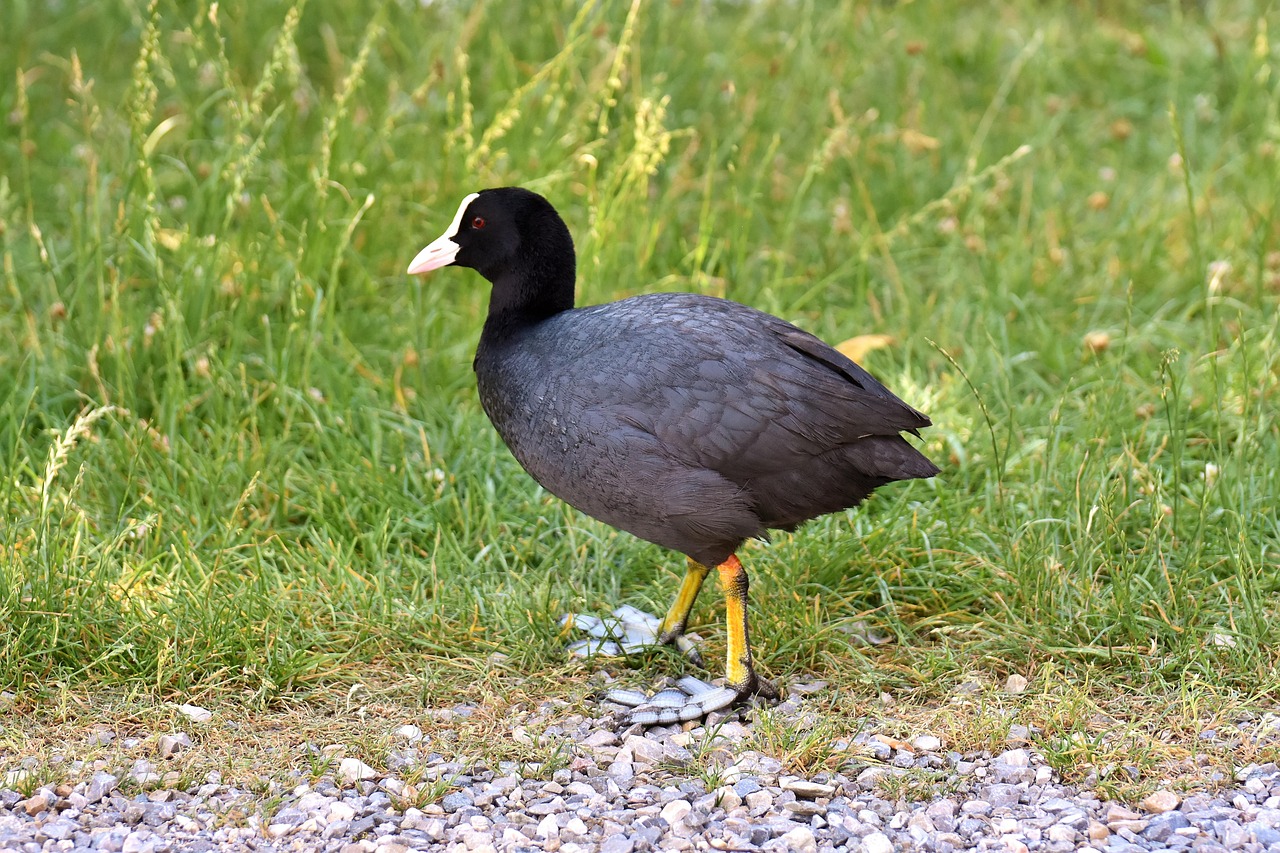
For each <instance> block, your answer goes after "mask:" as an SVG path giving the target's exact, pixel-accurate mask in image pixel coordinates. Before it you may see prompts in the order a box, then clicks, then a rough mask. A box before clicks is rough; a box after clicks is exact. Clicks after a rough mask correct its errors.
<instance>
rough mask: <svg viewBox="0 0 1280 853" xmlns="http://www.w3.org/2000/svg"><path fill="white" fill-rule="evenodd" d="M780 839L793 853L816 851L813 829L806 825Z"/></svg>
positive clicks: (813, 852)
mask: <svg viewBox="0 0 1280 853" xmlns="http://www.w3.org/2000/svg"><path fill="white" fill-rule="evenodd" d="M782 841H783V843H784V844H786V845H787V849H788V850H791V851H794V853H817V850H818V839H816V838H815V837H814V835H813V830H812V829H810V828H809V827H807V826H798V827H796V828H795V829H793V830H791V831H790V832H788V833H787V834H786V835H784V836H782ZM890 849H892V848H890Z"/></svg>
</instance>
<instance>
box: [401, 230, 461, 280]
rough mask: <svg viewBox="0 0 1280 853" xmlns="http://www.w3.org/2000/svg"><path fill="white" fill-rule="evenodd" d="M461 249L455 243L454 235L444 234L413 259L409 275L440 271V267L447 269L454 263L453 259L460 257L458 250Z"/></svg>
mask: <svg viewBox="0 0 1280 853" xmlns="http://www.w3.org/2000/svg"><path fill="white" fill-rule="evenodd" d="M461 248H462V247H461V246H459V245H458V244H457V243H455V242H453V235H452V234H444V235H442V236H440V237H437V238H436V239H435V240H433V241H432V242H431V244H430V245H429V246H427V247H426V248H425V249H423V250H422V251H421V252H419V253H418V256H417V257H416V258H414V259H413V263H411V264H409V275H417V274H418V273H424V272H431V271H432V270H438V269H440V267H447V266H448V265H449V264H451V263H453V259H454V258H456V257H457V256H458V250H459V249H461Z"/></svg>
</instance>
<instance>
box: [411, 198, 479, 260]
mask: <svg viewBox="0 0 1280 853" xmlns="http://www.w3.org/2000/svg"><path fill="white" fill-rule="evenodd" d="M479 196H480V194H479V193H472V194H471V195H469V196H467V197H466V198H464V199H463V200H462V204H460V205H458V212H457V213H455V214H454V215H453V222H451V223H449V227H448V228H447V229H445V232H444V233H443V234H441V235H440V236H439V237H437V238H436V239H434V240H432V241H431V244H430V245H428V246H427V247H426V248H425V249H423V250H422V251H421V252H419V253H418V256H417V257H416V258H414V259H413V263H411V264H409V275H417V274H418V273H424V272H431V271H432V270H438V269H440V267H447V266H449V264H451V263H453V259H454V258H456V257H458V252H459V251H460V250H461V249H462V247H461V246H459V245H458V244H457V243H455V242H453V238H454V237H456V236H457V235H458V228H459V227H460V226H461V224H462V217H463V216H465V215H466V213H467V208H468V207H470V206H471V202H473V201H475V200H476V199H477V198H478V197H479Z"/></svg>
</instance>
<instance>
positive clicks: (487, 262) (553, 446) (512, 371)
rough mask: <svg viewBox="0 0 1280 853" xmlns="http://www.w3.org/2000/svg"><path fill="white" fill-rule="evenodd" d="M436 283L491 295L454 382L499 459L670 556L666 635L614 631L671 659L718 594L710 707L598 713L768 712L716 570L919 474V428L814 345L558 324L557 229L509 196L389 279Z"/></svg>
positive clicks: (563, 276)
mask: <svg viewBox="0 0 1280 853" xmlns="http://www.w3.org/2000/svg"><path fill="white" fill-rule="evenodd" d="M449 265H455V266H463V267H471V268H472V269H474V270H476V271H477V272H479V273H480V274H481V275H482V276H484V277H485V278H486V279H488V280H489V281H490V282H492V284H493V289H492V293H491V295H490V300H489V313H488V316H487V318H486V319H485V323H484V330H483V331H482V332H481V335H480V344H479V346H478V348H477V350H476V357H475V365H474V366H475V371H476V379H477V385H478V387H479V391H480V402H481V404H482V405H483V406H484V410H485V413H486V414H488V416H489V420H491V421H492V422H493V425H494V427H495V428H496V429H497V430H498V434H499V435H501V436H502V440H503V441H505V442H506V444H507V446H508V447H509V448H511V452H512V453H513V454H514V455H515V458H516V459H517V460H518V461H519V462H520V464H521V465H523V466H524V468H525V470H526V471H528V472H529V473H530V474H531V475H532V476H533V478H534V479H535V480H537V481H538V482H539V483H541V484H542V486H543V487H544V488H546V489H547V490H548V491H549V492H551V493H552V494H554V495H557V496H558V497H560V498H561V499H562V500H564V501H566V502H567V503H569V504H571V505H572V506H574V507H577V508H578V509H579V510H581V511H583V512H585V513H586V514H587V515H590V516H592V517H594V518H598V519H600V520H601V521H603V522H605V523H606V524H610V525H612V526H614V527H617V528H619V529H621V530H625V531H628V532H630V533H633V534H635V535H636V536H639V537H640V538H641V539H646V540H648V541H650V542H654V543H656V544H658V545H661V546H663V547H666V548H670V549H671V550H673V551H679V552H681V553H683V554H685V555H687V556H688V558H689V566H688V572H687V574H686V576H685V579H684V582H683V584H682V585H681V587H680V591H679V593H678V594H677V596H676V598H675V601H674V603H673V604H672V605H671V608H670V610H669V611H668V613H667V615H666V618H665V619H663V620H661V622H658V621H657V620H656V619H655V620H653V622H652V623H650V624H648V625H645V624H644V620H643V619H639V620H637V619H631V620H629V621H630V623H631V624H632V631H633V632H635V631H638V632H639V634H640V635H641V637H644V636H645V635H646V632H647V633H648V635H649V636H650V637H653V638H655V639H656V641H657V642H660V643H676V642H680V641H681V640H682V639H683V637H682V635H683V634H684V630H685V625H686V623H687V621H688V618H689V612H690V610H691V609H692V607H693V603H694V599H695V598H696V596H697V594H698V590H699V589H700V588H701V586H702V582H703V580H704V579H705V578H706V576H707V574H708V573H709V572H710V568H711V567H715V568H716V571H717V573H718V575H719V580H720V585H721V587H722V589H723V591H724V594H725V604H726V611H727V613H726V619H727V623H728V624H727V633H728V660H727V663H726V666H725V687H723V688H719V689H717V688H713V687H711V686H710V685H707V684H706V683H705V682H699V681H697V680H696V679H691V680H686V681H684V682H683V683H682V687H683V688H684V690H683V691H677V692H676V693H674V694H672V693H671V692H666V693H663V694H661V695H660V696H658V697H654V699H656V706H655V705H650V704H648V702H649V701H652V700H650V697H646V696H644V695H643V694H639V693H634V692H630V691H616V692H615V693H614V694H612V697H611V698H614V699H616V700H618V701H621V702H623V703H625V704H629V705H632V706H638V707H637V708H636V710H634V711H633V712H632V715H631V719H632V720H633V721H637V722H642V723H654V722H669V721H672V720H676V719H693V718H696V717H699V716H702V715H703V714H705V713H707V712H708V711H710V710H714V709H716V708H719V707H724V706H726V705H728V704H731V703H733V702H735V701H739V700H742V699H745V698H747V697H750V696H752V695H754V694H760V695H762V696H765V697H772V696H774V695H775V694H774V690H773V688H772V687H771V686H770V685H769V684H768V682H766V681H764V680H763V679H761V678H759V677H757V675H756V673H755V671H754V669H753V668H752V664H751V646H750V642H749V640H748V634H747V573H746V571H745V570H744V569H743V567H742V564H741V563H740V562H739V561H738V558H737V556H735V552H736V551H737V550H738V547H739V546H740V545H741V544H742V543H743V541H744V540H746V539H748V538H751V537H764V536H765V535H766V534H767V531H768V530H770V529H782V530H792V529H794V528H795V527H796V526H797V525H799V524H801V523H802V522H805V521H807V520H809V519H811V518H815V517H817V516H819V515H823V514H825V513H829V512H836V511H837V510H841V509H845V508H847V507H852V506H856V505H857V504H858V503H860V502H861V501H862V500H863V498H865V497H866V496H867V495H869V494H871V492H872V491H873V490H874V489H875V488H876V487H877V486H882V485H884V484H885V483H889V482H892V481H894V480H910V479H915V478H922V477H932V476H933V475H934V474H936V473H938V468H937V467H936V466H935V465H934V464H933V463H932V462H930V461H929V460H928V459H927V458H925V456H924V455H923V454H921V453H920V452H919V451H918V450H916V449H915V448H914V447H913V446H912V445H911V444H909V443H908V442H907V441H906V439H905V438H903V436H902V435H901V433H903V432H909V433H913V434H916V435H918V433H917V432H916V431H917V430H918V429H920V428H921V427H926V426H929V423H930V422H929V419H928V418H927V417H926V416H925V415H923V414H921V413H920V412H918V411H916V410H915V409H913V408H911V407H910V406H908V405H907V404H906V403H904V402H903V401H902V400H899V399H898V398H897V397H895V396H894V395H893V394H892V393H890V391H889V390H888V389H887V388H885V387H884V386H883V385H881V384H880V383H879V382H878V381H876V380H875V379H874V378H873V377H872V376H871V375H870V374H869V373H867V372H866V371H865V370H863V369H862V368H861V367H859V366H858V365H857V364H855V363H854V362H853V361H851V360H850V359H848V358H846V357H845V356H843V355H842V354H840V353H839V352H838V351H836V350H835V349H833V348H831V347H829V346H827V345H826V344H825V343H823V342H822V341H820V340H819V339H818V338H816V337H814V336H813V335H810V334H808V333H807V332H804V331H801V330H800V329H798V328H796V327H795V326H792V325H791V324H789V323H786V322H784V321H783V320H780V319H778V318H777V317H773V316H771V315H769V314H765V313H763V312H761V311H757V310H755V309H753V308H748V307H746V306H744V305H739V304H737V303H735V302H730V301H728V300H724V299H717V298H715V297H711V296H701V295H697V294H691V293H655V294H649V295H644V296H635V297H632V298H630V299H623V300H621V301H619V302H611V303H608V304H605V305H593V306H590V307H586V308H574V305H573V303H574V284H575V258H574V249H573V240H572V238H571V237H570V236H569V229H568V228H567V227H566V226H565V224H564V221H563V220H562V219H561V218H560V216H559V214H557V213H556V211H555V209H554V208H553V207H552V206H551V204H550V203H549V202H548V201H547V200H546V199H545V198H543V197H542V196H540V195H538V194H536V193H533V192H530V191H529V190H525V189H521V188H518V187H503V188H499V189H488V190H483V191H481V192H478V193H473V194H471V195H469V196H467V197H466V198H464V199H463V200H462V204H461V205H460V206H459V208H458V212H457V214H456V215H455V216H454V218H453V222H452V223H451V224H450V225H449V227H448V228H447V229H446V230H445V232H444V234H443V235H441V236H440V237H439V238H438V239H436V240H435V241H434V242H432V243H431V244H430V245H428V246H427V247H426V248H425V249H423V250H422V251H421V252H420V253H418V256H417V257H415V258H414V259H413V262H412V263H411V264H409V270H408V271H409V273H410V274H415V273H425V272H429V271H431V270H434V269H438V268H440V267H444V266H449ZM594 625H595V627H597V628H598V627H599V625H600V623H598V622H597V623H594ZM633 639H634V633H633ZM681 647H682V648H688V644H687V642H686V643H684V644H682V646H681Z"/></svg>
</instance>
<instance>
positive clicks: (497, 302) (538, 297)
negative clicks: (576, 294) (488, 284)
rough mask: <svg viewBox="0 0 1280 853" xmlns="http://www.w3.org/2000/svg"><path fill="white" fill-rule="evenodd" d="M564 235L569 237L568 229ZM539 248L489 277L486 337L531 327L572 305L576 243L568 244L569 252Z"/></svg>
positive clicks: (566, 309) (485, 325)
mask: <svg viewBox="0 0 1280 853" xmlns="http://www.w3.org/2000/svg"><path fill="white" fill-rule="evenodd" d="M565 236H566V238H567V237H568V234H567V232H566V234H565ZM539 249H540V251H538V252H537V253H536V254H534V255H533V256H529V255H526V256H525V257H523V258H521V259H520V261H519V262H518V263H515V264H512V265H511V266H510V267H508V268H507V269H504V270H502V271H500V272H497V273H496V274H495V275H494V276H493V278H491V279H490V281H492V282H493V291H492V293H491V294H490V296H489V316H488V317H486V318H485V323H484V336H485V337H492V336H494V335H501V334H503V333H504V332H507V333H509V332H511V331H513V330H515V329H517V328H521V327H526V326H532V325H534V324H536V323H540V322H542V321H543V320H545V319H547V318H548V317H551V316H554V315H556V314H559V313H560V312H561V311H568V310H569V309H570V308H572V307H573V290H574V283H575V277H576V263H575V261H574V256H573V244H572V243H569V246H568V251H563V249H562V250H561V251H559V252H555V251H548V250H547V249H548V247H547V246H545V245H541V246H539Z"/></svg>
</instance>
